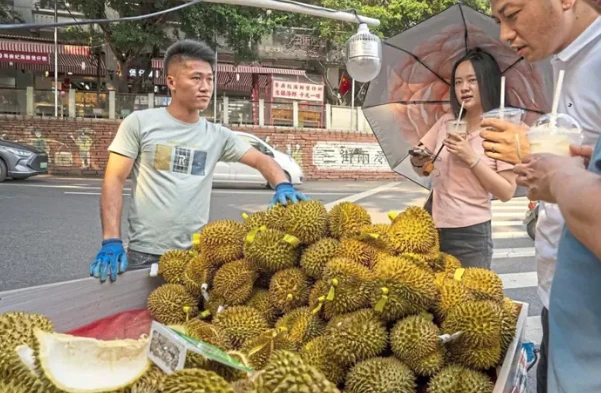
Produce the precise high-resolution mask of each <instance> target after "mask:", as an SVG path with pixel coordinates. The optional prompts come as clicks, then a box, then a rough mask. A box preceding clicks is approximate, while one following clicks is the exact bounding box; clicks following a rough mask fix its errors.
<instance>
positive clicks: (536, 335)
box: [526, 315, 543, 344]
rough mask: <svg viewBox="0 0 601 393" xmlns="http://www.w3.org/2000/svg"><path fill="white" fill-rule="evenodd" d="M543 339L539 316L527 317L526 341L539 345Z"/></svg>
mask: <svg viewBox="0 0 601 393" xmlns="http://www.w3.org/2000/svg"><path fill="white" fill-rule="evenodd" d="M542 339H543V324H542V322H541V320H540V315H536V316H533V317H528V321H527V322H526V341H532V342H533V343H536V344H540V343H541V341H542Z"/></svg>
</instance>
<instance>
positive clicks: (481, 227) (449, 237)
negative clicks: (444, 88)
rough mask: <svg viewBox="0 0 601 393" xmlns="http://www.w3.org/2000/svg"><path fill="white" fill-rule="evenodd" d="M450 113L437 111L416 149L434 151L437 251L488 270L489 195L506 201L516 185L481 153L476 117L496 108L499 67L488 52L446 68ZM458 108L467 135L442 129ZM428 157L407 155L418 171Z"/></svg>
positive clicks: (506, 168) (506, 170)
mask: <svg viewBox="0 0 601 393" xmlns="http://www.w3.org/2000/svg"><path fill="white" fill-rule="evenodd" d="M451 87H452V88H451V106H452V108H453V113H450V114H446V115H444V116H442V117H441V118H440V119H439V120H438V121H437V122H436V124H434V126H433V127H432V128H431V129H430V130H429V131H428V132H427V133H426V135H424V137H423V138H422V139H421V141H420V143H419V144H418V146H416V148H422V147H423V148H425V149H426V150H427V151H428V152H430V153H433V152H438V151H439V149H441V148H442V147H443V145H444V146H445V148H443V149H442V150H441V152H440V155H439V156H438V158H437V161H436V162H435V163H434V165H435V170H434V172H433V173H432V174H431V176H432V205H431V206H432V207H431V210H432V217H433V219H434V224H435V225H436V227H437V228H438V231H439V233H440V250H441V251H442V252H445V253H447V254H451V255H453V256H455V257H456V258H458V259H459V260H460V261H461V264H462V265H463V266H464V267H481V268H487V269H490V267H491V263H492V254H493V242H492V225H491V219H492V207H491V194H492V195H494V196H495V197H497V198H499V199H500V200H502V201H508V200H510V199H511V198H512V197H513V195H514V193H515V190H516V183H515V178H516V175H515V174H514V173H513V171H512V170H513V165H511V164H507V163H504V162H502V161H497V160H493V159H490V158H488V157H486V156H485V155H484V149H483V147H482V138H481V137H480V134H479V132H478V131H479V130H480V119H481V116H482V114H483V113H484V112H488V111H490V110H493V109H497V108H499V107H500V95H501V70H500V68H499V65H498V64H497V62H496V60H495V59H494V57H493V56H492V55H490V54H489V53H487V52H485V51H482V50H480V49H474V50H470V51H469V52H468V53H467V54H466V55H465V56H464V57H462V58H461V59H459V60H458V61H457V62H456V63H455V65H454V67H453V70H452V73H451ZM462 102H463V108H464V109H463V113H462V116H461V120H464V121H465V122H466V123H467V124H466V128H467V134H466V135H464V136H463V137H461V136H459V134H457V133H454V132H452V133H447V127H446V124H447V123H448V122H451V126H453V125H454V124H455V119H457V117H458V116H459V112H461V106H462ZM432 159H433V158H432V156H431V155H430V156H412V157H411V164H412V166H413V168H414V170H415V172H416V173H417V174H418V175H420V176H423V175H424V171H423V169H424V167H425V165H426V164H429V163H430V162H431V161H432Z"/></svg>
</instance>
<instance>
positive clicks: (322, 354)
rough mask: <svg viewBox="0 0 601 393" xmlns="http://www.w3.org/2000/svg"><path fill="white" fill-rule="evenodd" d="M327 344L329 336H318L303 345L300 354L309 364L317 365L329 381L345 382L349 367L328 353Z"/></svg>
mask: <svg viewBox="0 0 601 393" xmlns="http://www.w3.org/2000/svg"><path fill="white" fill-rule="evenodd" d="M327 345H328V338H327V337H326V336H318V337H316V338H314V339H313V340H311V341H309V342H307V343H306V344H305V345H304V346H303V347H302V349H301V351H300V356H301V358H302V359H303V361H304V362H305V363H306V364H307V365H309V366H313V367H315V368H316V369H317V370H318V371H319V372H321V373H322V374H323V375H324V376H325V377H326V378H327V379H328V381H330V382H332V383H333V384H335V385H340V384H341V383H343V382H344V379H345V376H346V372H347V368H346V367H344V366H343V365H341V364H340V363H338V362H336V361H334V359H332V357H331V356H329V355H328V351H327V349H326V348H327Z"/></svg>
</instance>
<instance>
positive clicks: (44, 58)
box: [0, 50, 50, 64]
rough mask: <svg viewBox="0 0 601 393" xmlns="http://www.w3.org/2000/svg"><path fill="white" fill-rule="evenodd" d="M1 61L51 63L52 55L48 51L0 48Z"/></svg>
mask: <svg viewBox="0 0 601 393" xmlns="http://www.w3.org/2000/svg"><path fill="white" fill-rule="evenodd" d="M0 61H1V62H5V63H6V62H10V63H19V64H49V63H50V55H49V54H48V53H34V52H24V51H20V52H15V51H6V50H0Z"/></svg>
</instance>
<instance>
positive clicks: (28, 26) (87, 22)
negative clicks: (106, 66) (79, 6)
mask: <svg viewBox="0 0 601 393" xmlns="http://www.w3.org/2000/svg"><path fill="white" fill-rule="evenodd" d="M202 2H204V0H193V1H190V2H189V3H184V4H182V5H178V6H176V7H172V8H168V9H166V10H162V11H157V12H153V13H150V14H144V15H138V16H127V17H124V18H115V19H87V20H85V21H79V22H78V21H73V22H60V23H18V24H9V25H0V30H13V29H43V28H47V27H66V26H79V25H90V24H101V23H114V22H129V21H134V20H142V19H148V18H153V17H155V16H159V15H163V14H168V13H170V12H173V11H178V10H181V9H183V8H186V7H190V6H191V5H195V4H199V3H202Z"/></svg>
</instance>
